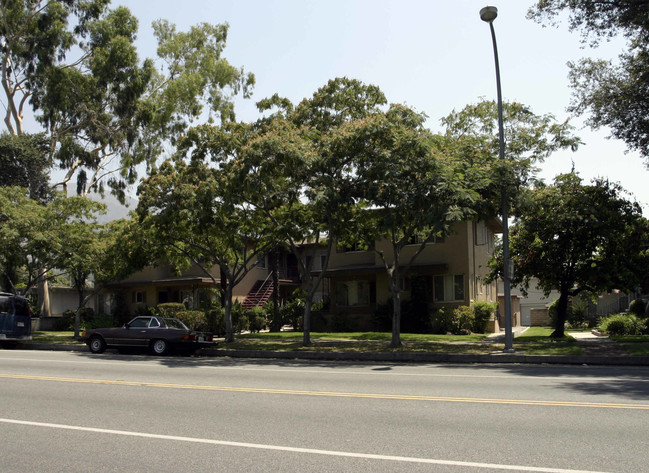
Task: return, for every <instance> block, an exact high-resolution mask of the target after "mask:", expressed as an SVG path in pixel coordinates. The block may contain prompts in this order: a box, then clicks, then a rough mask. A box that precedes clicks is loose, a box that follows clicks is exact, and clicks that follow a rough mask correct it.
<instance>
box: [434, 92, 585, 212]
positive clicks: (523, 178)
mask: <svg viewBox="0 0 649 473" xmlns="http://www.w3.org/2000/svg"><path fill="white" fill-rule="evenodd" d="M442 125H443V126H444V127H445V131H444V134H445V136H446V137H449V138H451V141H450V142H449V141H447V142H445V143H444V144H445V146H446V148H445V149H444V152H445V153H446V154H449V155H452V156H455V159H456V165H457V166H459V169H461V172H462V174H463V175H467V176H473V177H472V179H473V180H474V181H476V182H480V181H481V180H482V179H484V178H486V177H488V176H489V175H490V176H491V180H490V182H489V183H488V185H480V193H481V196H482V202H480V203H479V204H480V208H476V209H477V210H478V211H479V214H480V215H481V216H484V217H487V218H489V217H492V216H494V215H495V214H497V213H498V212H499V210H500V194H501V191H502V189H503V186H505V190H506V192H507V195H508V196H509V199H510V201H511V205H512V206H513V207H514V211H515V209H516V207H517V200H518V195H519V194H520V192H521V190H522V189H525V188H526V187H528V186H530V185H532V184H533V183H534V182H535V173H536V171H537V168H536V167H535V166H536V165H537V164H538V163H542V162H543V161H544V160H545V159H546V158H547V157H548V156H550V155H551V154H552V153H553V152H555V151H557V150H559V149H571V150H572V151H575V150H576V149H577V148H578V147H579V145H580V144H581V140H580V139H579V138H578V137H576V136H575V135H574V134H573V130H574V127H573V126H572V125H570V123H569V122H568V120H566V121H564V122H557V120H556V118H555V117H554V116H553V115H552V114H545V115H537V114H535V113H534V112H533V111H532V110H531V109H530V108H529V107H527V106H526V105H524V104H521V103H518V102H504V103H503V126H504V132H505V160H504V161H503V160H501V159H499V147H500V143H499V137H498V108H497V105H496V102H494V101H493V100H482V101H480V102H478V103H476V104H469V105H467V106H466V107H464V108H463V109H462V110H460V111H455V110H454V111H453V112H452V113H450V114H449V115H448V116H446V117H445V118H443V119H442ZM476 173H478V174H476ZM485 173H486V174H485ZM485 184H486V183H485Z"/></svg>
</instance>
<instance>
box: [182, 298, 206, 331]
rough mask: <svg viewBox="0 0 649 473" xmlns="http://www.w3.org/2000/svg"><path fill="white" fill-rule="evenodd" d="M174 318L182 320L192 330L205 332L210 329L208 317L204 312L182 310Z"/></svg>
mask: <svg viewBox="0 0 649 473" xmlns="http://www.w3.org/2000/svg"><path fill="white" fill-rule="evenodd" d="M181 305H182V304H181ZM183 307H184V306H183ZM174 317H176V318H177V319H180V320H181V321H182V322H183V323H184V324H185V325H187V327H189V329H190V330H198V331H205V330H207V328H208V322H207V317H206V316H205V312H203V311H202V310H181V311H178V312H176V313H175V315H174Z"/></svg>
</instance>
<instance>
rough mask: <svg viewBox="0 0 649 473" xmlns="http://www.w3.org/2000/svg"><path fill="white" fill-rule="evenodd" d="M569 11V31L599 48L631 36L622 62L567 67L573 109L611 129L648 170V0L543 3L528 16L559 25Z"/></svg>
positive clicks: (594, 124) (543, 0) (547, 0)
mask: <svg viewBox="0 0 649 473" xmlns="http://www.w3.org/2000/svg"><path fill="white" fill-rule="evenodd" d="M565 10H567V11H568V13H569V28H570V30H572V31H574V30H581V33H582V41H583V42H586V41H588V40H589V39H590V40H591V44H592V45H593V46H596V45H597V44H598V43H599V41H600V40H601V39H610V38H612V37H614V36H617V35H620V34H621V35H623V36H624V37H626V38H627V41H628V43H627V44H628V49H627V51H625V52H624V53H623V54H621V55H620V56H619V58H618V59H619V60H618V63H617V64H616V63H614V62H612V61H602V60H593V59H582V60H580V61H579V62H577V63H572V62H571V63H569V67H570V73H569V79H570V84H571V87H572V88H573V98H572V101H571V103H570V106H569V108H568V110H569V111H571V112H575V113H577V114H580V115H583V114H586V113H587V112H590V116H589V117H588V119H587V123H588V124H589V125H590V126H591V127H592V128H595V129H597V128H600V127H602V126H607V127H609V128H610V129H611V134H612V136H613V137H615V138H618V139H620V140H622V141H624V142H625V143H626V145H627V146H628V148H629V149H631V150H636V151H638V152H639V153H640V155H641V156H642V157H643V158H644V159H645V162H646V164H647V165H648V166H649V118H648V117H649V96H648V95H647V87H648V86H649V46H648V45H649V2H647V1H646V0H644V1H643V0H638V1H621V0H614V1H591V0H578V1H574V0H539V1H538V2H537V3H536V4H535V5H534V6H533V7H532V8H531V9H530V10H529V12H528V18H531V19H534V20H536V21H537V22H540V23H544V22H547V23H550V24H553V25H554V24H556V18H557V16H558V14H559V13H560V12H562V11H565Z"/></svg>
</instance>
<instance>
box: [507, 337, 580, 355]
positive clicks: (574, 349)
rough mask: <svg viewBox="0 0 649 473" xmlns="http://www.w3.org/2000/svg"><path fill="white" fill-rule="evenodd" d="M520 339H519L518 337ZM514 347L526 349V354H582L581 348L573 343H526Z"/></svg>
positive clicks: (521, 349)
mask: <svg viewBox="0 0 649 473" xmlns="http://www.w3.org/2000/svg"><path fill="white" fill-rule="evenodd" d="M517 340H518V339H517ZM514 349H516V350H520V351H524V352H525V354H526V355H567V356H579V355H581V348H579V347H578V346H577V345H575V344H572V343H564V344H548V343H529V344H527V343H525V344H522V345H519V346H516V344H514Z"/></svg>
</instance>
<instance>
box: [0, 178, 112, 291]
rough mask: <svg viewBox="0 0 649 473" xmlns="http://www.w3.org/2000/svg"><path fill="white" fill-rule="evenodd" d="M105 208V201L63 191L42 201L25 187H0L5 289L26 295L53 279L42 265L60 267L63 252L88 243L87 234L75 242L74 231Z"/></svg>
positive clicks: (0, 257)
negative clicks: (102, 202) (67, 193)
mask: <svg viewBox="0 0 649 473" xmlns="http://www.w3.org/2000/svg"><path fill="white" fill-rule="evenodd" d="M102 208H104V206H103V204H100V203H97V202H93V201H91V200H89V199H86V198H83V197H76V198H66V197H65V196H63V195H62V194H61V193H58V194H56V195H55V196H54V199H53V200H52V201H51V202H48V203H46V204H40V203H38V202H37V201H35V200H34V199H32V198H30V197H29V190H28V189H26V188H23V187H0V248H2V252H1V253H0V268H1V269H2V272H3V280H4V284H3V285H4V286H5V288H6V289H8V290H10V291H12V292H18V290H19V289H20V290H21V292H22V293H23V294H26V293H28V292H29V291H31V290H32V289H33V288H34V287H36V286H37V285H38V284H39V282H41V281H43V280H49V279H52V278H53V277H54V276H53V275H52V274H51V273H49V272H44V271H43V270H42V268H43V266H45V267H50V268H53V267H59V266H61V265H62V262H63V259H62V258H63V257H64V256H63V255H64V252H68V253H74V250H75V246H78V245H81V244H85V237H84V238H79V239H78V240H77V241H72V238H73V237H74V236H75V235H74V232H76V231H82V232H85V231H86V226H87V222H88V221H89V220H90V219H91V218H92V216H93V215H94V214H95V213H96V212H98V211H100V210H101V209H102ZM73 230H74V232H73Z"/></svg>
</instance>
